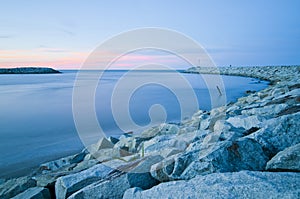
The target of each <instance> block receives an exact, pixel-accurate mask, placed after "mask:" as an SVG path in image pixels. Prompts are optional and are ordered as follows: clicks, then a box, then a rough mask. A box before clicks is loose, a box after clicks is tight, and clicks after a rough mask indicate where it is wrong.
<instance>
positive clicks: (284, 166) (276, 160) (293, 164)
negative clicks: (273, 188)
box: [266, 143, 300, 172]
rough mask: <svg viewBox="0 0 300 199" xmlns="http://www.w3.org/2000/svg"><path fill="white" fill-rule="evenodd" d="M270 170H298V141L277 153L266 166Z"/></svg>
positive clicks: (299, 166) (299, 154)
mask: <svg viewBox="0 0 300 199" xmlns="http://www.w3.org/2000/svg"><path fill="white" fill-rule="evenodd" d="M266 169H267V170H272V171H274V170H275V171H298V172H299V171H300V143H299V144H296V145H294V146H291V147H289V148H286V149H285V150H283V151H281V152H279V153H277V154H276V155H275V156H274V157H273V158H272V159H271V160H270V161H269V162H268V163H267V166H266Z"/></svg>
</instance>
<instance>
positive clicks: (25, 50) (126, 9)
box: [0, 0, 300, 69]
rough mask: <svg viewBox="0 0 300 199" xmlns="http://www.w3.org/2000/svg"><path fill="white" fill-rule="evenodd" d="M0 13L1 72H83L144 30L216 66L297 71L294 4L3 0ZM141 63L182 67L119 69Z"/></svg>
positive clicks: (130, 60)
mask: <svg viewBox="0 0 300 199" xmlns="http://www.w3.org/2000/svg"><path fill="white" fill-rule="evenodd" d="M0 5H1V6H0V25H1V26H0V68H8V67H20V66H49V67H53V68H56V69H79V68H80V67H82V65H83V63H84V62H85V60H86V59H87V58H88V56H89V55H90V53H91V52H93V50H94V49H96V48H97V47H98V46H99V45H101V43H103V42H105V41H106V40H107V39H109V38H112V37H113V36H115V35H117V34H120V33H122V32H126V31H129V30H132V29H137V28H145V27H158V28H166V29H171V30H175V31H178V32H180V33H182V34H184V35H186V36H188V37H190V38H192V39H193V40H195V41H197V42H198V43H199V44H201V45H202V46H203V48H204V49H205V50H206V51H207V52H208V53H209V55H210V57H211V58H212V60H213V61H214V63H215V64H216V65H217V66H228V65H233V66H251V65H298V64H300V12H299V8H300V1H297V0H286V1H277V0H272V1H269V0H266V1H261V0H260V1H258V0H253V1H238V0H228V1H221V0H220V1H216V0H210V1H202V0H190V1H179V0H164V1H161V0H151V1H150V0H149V1H146V0H127V1H116V0H110V1H106V0H98V1H96V0H94V1H93V0H87V1H76V0H73V1H71V0H70V1H66V0H65V1H64V0H61V1H56V0H51V1H39V0H37V1H34V0H27V1H22V0H19V1H17V0H10V1H4V0H3V1H1V4H0ZM174 42H176V41H174ZM141 59H142V60H144V61H145V60H152V61H154V62H160V63H163V64H169V65H172V64H174V65H176V67H177V68H181V67H183V65H184V62H180V60H179V61H178V62H176V61H174V60H175V59H176V58H174V59H173V57H172V56H170V54H168V53H157V52H155V53H153V52H151V51H149V52H143V53H133V54H129V55H126V57H123V59H122V58H121V60H119V63H118V64H117V65H118V66H117V67H119V68H130V67H131V65H134V64H136V63H138V62H139V60H141ZM175 62H176V63H175Z"/></svg>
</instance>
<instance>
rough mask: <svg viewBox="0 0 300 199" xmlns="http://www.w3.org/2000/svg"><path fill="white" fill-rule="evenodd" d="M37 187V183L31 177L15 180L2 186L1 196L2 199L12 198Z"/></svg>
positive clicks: (0, 187)
mask: <svg viewBox="0 0 300 199" xmlns="http://www.w3.org/2000/svg"><path fill="white" fill-rule="evenodd" d="M35 186H36V181H35V180H34V179H32V178H30V177H27V176H26V177H21V178H14V179H11V180H8V181H6V182H5V183H3V184H1V185H0V196H1V199H6V198H11V197H14V196H16V195H18V194H19V193H21V192H23V191H25V190H26V189H28V188H30V187H35Z"/></svg>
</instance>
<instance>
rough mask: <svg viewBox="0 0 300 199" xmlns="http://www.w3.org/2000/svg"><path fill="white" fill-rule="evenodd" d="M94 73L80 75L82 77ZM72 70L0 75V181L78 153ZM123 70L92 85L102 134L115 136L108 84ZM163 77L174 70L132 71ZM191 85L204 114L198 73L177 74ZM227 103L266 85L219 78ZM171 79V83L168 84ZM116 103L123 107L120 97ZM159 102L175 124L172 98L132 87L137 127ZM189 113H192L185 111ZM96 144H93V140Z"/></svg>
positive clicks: (205, 98) (151, 88)
mask: <svg viewBox="0 0 300 199" xmlns="http://www.w3.org/2000/svg"><path fill="white" fill-rule="evenodd" d="M95 72H96V71H86V72H85V73H86V77H87V79H88V78H89V74H92V73H95ZM76 73H77V72H76V71H63V73H62V74H40V75H36V74H35V75H28V74H27V75H0V151H1V153H0V160H1V162H0V177H1V176H2V177H6V176H12V175H20V174H22V172H23V173H24V172H25V171H26V172H28V169H29V168H30V167H34V166H36V165H38V164H40V163H42V162H45V161H48V160H51V159H55V158H59V157H63V156H65V155H68V154H72V153H75V152H77V151H80V150H81V149H82V148H83V147H84V146H83V144H82V143H81V141H80V139H79V136H78V134H77V131H76V128H75V124H74V121H73V115H72V92H73V84H74V80H75V78H76ZM125 73H126V71H107V72H105V73H104V76H103V77H102V79H101V80H100V82H99V85H98V87H97V92H96V94H95V96H96V98H95V99H96V100H95V101H96V103H95V109H96V112H97V116H98V121H99V123H100V125H101V127H103V130H104V131H105V132H106V135H107V136H110V135H113V136H119V135H121V134H122V133H123V132H122V131H121V130H120V129H119V128H118V127H117V125H116V124H115V122H114V119H113V116H112V113H111V103H110V102H111V95H112V91H113V89H114V86H115V85H116V83H118V81H119V80H120V78H121V77H122V76H123V75H124V74H125ZM158 73H160V74H163V75H164V76H165V78H171V79H172V78H173V79H174V84H173V85H172V87H173V88H175V89H176V88H178V89H182V87H181V85H177V84H176V78H177V77H178V76H176V75H175V74H176V73H175V72H166V71H165V72H164V71H135V72H133V73H131V74H130V75H131V76H132V77H135V78H137V77H138V78H143V77H145V76H155V75H157V74H158ZM181 75H183V76H184V77H185V78H186V79H187V80H188V82H189V83H190V84H191V86H192V88H193V89H194V92H195V94H196V96H197V98H198V103H199V107H200V109H203V110H210V109H211V103H210V96H209V92H208V90H207V88H206V85H205V83H204V81H203V79H202V77H201V75H198V74H181ZM222 78H223V82H224V85H225V88H226V96H227V102H231V101H232V102H233V101H235V100H236V99H237V98H239V97H241V96H243V95H245V91H246V90H255V91H257V90H261V89H263V88H265V87H266V86H267V82H264V81H259V80H257V79H253V78H245V77H237V76H222ZM172 81H173V80H172ZM119 103H121V104H122V103H123V99H122V97H121V98H120V99H119ZM153 104H160V105H162V106H163V107H164V109H165V111H166V114H167V122H179V121H180V117H181V115H180V106H179V102H178V99H177V98H176V96H175V95H174V93H172V92H171V91H170V90H169V89H168V88H165V87H163V86H160V85H156V84H149V85H145V86H142V87H141V88H139V89H137V90H136V91H135V92H134V93H133V95H132V96H131V99H130V103H129V110H130V114H131V117H132V119H133V120H134V122H135V123H136V124H138V125H140V126H144V125H147V124H148V123H149V122H150V117H149V114H148V112H149V108H150V107H151V106H152V105H153ZM191 114H192V113H191ZM95 141H96V140H95Z"/></svg>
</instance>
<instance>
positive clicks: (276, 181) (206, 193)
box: [123, 171, 300, 199]
mask: <svg viewBox="0 0 300 199" xmlns="http://www.w3.org/2000/svg"><path fill="white" fill-rule="evenodd" d="M299 195H300V173H285V172H281V173H277V172H276V173H275V172H257V171H240V172H234V173H214V174H209V175H206V176H197V177H195V178H193V179H191V180H189V181H183V180H180V181H172V182H166V183H161V184H159V185H157V186H155V187H152V188H151V189H149V190H145V191H143V190H142V189H141V188H132V189H128V190H127V191H126V192H125V194H124V197H123V198H124V199H143V198H153V199H157V198H178V199H184V198H212V199H218V198H224V199H227V198H258V199H259V198H262V199H265V198H266V197H267V198H278V199H281V198H299Z"/></svg>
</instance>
